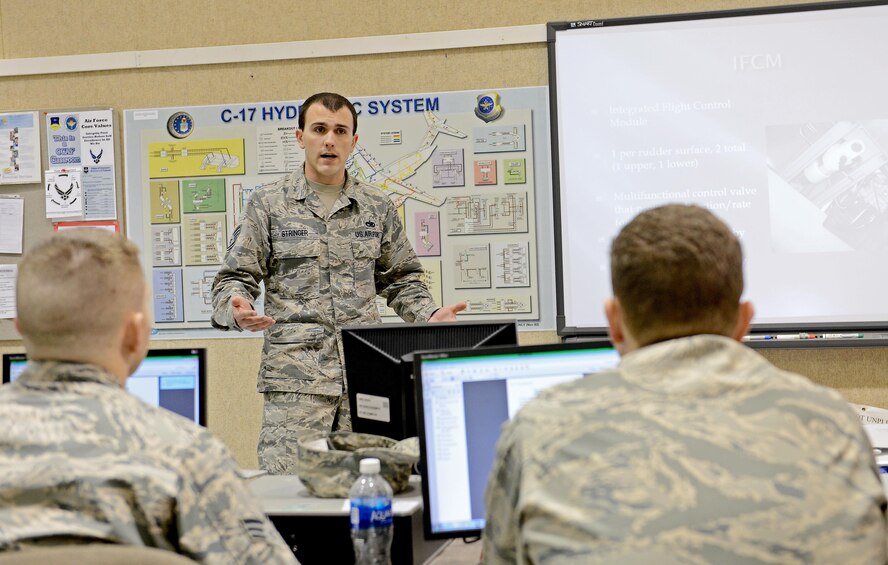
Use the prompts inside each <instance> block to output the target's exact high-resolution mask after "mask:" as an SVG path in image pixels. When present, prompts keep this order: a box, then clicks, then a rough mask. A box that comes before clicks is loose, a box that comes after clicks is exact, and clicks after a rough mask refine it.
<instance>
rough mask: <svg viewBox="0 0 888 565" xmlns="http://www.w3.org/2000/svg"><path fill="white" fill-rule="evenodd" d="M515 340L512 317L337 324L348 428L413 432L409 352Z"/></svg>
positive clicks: (380, 432)
mask: <svg viewBox="0 0 888 565" xmlns="http://www.w3.org/2000/svg"><path fill="white" fill-rule="evenodd" d="M517 343H518V330H517V327H516V325H515V322H514V320H510V321H487V322H444V323H434V324H377V325H371V326H349V327H345V328H343V329H342V349H343V353H344V355H345V379H346V382H347V383H348V400H349V407H350V408H351V420H352V429H353V430H354V431H356V432H364V433H370V434H377V435H382V436H386V437H390V438H393V439H404V438H407V437H412V436H415V435H416V404H415V402H416V401H415V397H414V388H413V364H412V357H410V355H411V354H412V353H413V352H414V351H421V350H427V349H457V348H459V349H474V348H479V347H488V346H495V345H516V344H517Z"/></svg>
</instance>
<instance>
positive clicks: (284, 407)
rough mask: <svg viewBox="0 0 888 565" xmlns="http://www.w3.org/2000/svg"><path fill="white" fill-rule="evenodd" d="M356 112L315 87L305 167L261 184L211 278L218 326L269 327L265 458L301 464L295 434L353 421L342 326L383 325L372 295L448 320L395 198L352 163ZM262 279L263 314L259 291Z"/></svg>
mask: <svg viewBox="0 0 888 565" xmlns="http://www.w3.org/2000/svg"><path fill="white" fill-rule="evenodd" d="M357 128H358V118H357V114H356V112H355V109H354V106H352V104H351V102H349V101H348V100H347V99H346V98H344V97H342V96H340V95H338V94H332V93H320V94H315V95H313V96H311V97H309V98H308V99H307V100H306V101H305V103H304V104H303V105H302V108H301V109H300V112H299V129H298V130H297V131H296V140H297V141H298V143H299V146H300V147H302V148H303V149H304V150H305V165H304V168H303V169H302V170H298V171H295V172H293V173H291V174H290V175H288V176H286V177H284V178H282V179H280V180H279V181H277V182H275V183H272V184H268V185H265V186H262V187H260V188H259V189H258V190H256V192H255V193H253V195H252V197H251V198H250V201H249V203H248V204H247V207H246V208H245V209H244V213H243V217H242V218H241V220H240V224H239V225H238V227H237V228H236V229H235V231H234V234H233V237H232V241H231V245H230V246H229V249H228V254H227V255H226V256H225V261H224V263H223V265H222V268H221V269H220V270H219V273H218V274H217V275H216V279H215V281H214V283H213V308H214V310H213V325H214V326H215V327H217V328H219V329H223V330H230V329H235V330H248V331H261V330H265V345H264V347H263V350H262V363H261V366H260V368H259V382H258V390H259V392H261V393H263V396H264V411H263V418H262V429H261V431H260V433H259V444H258V456H259V466H260V467H262V468H263V469H267V470H269V471H270V472H272V473H281V474H284V473H290V474H292V473H295V465H296V442H297V440H298V439H299V437H300V436H301V435H304V434H305V433H307V432H310V431H312V430H321V431H331V430H334V429H345V430H347V429H350V428H351V419H350V415H349V410H348V398H347V396H346V395H345V394H344V388H343V387H344V383H343V378H342V352H341V346H340V334H339V328H340V327H341V326H344V325H349V324H362V323H377V322H379V321H380V317H379V313H378V312H377V310H376V303H375V299H376V295H377V294H379V295H381V296H383V297H385V298H387V299H388V304H389V306H391V307H392V308H394V310H395V312H397V313H398V315H399V316H401V318H403V319H404V320H406V321H408V322H422V321H432V322H436V321H450V320H455V319H456V313H457V312H459V311H460V310H463V309H464V308H465V307H466V306H465V304H462V303H461V304H457V305H454V306H450V307H446V308H440V309H439V308H438V307H437V306H436V305H435V303H434V302H433V300H432V297H431V295H430V293H429V291H428V288H426V286H425V284H424V283H423V282H422V280H421V277H422V267H421V266H420V263H419V261H418V260H417V258H416V254H415V253H414V251H413V248H412V246H411V245H410V242H409V241H408V240H407V237H406V235H405V233H404V227H403V226H402V225H401V221H400V219H399V218H398V214H397V211H396V209H395V206H394V205H393V204H392V202H391V200H390V199H389V198H388V196H386V195H385V194H384V193H383V192H382V191H380V190H378V189H376V188H374V187H372V186H370V185H368V184H365V183H362V182H359V181H358V180H356V179H354V178H352V177H350V176H349V175H348V173H347V172H346V170H345V163H346V159H348V157H349V155H351V152H352V150H354V148H355V144H357V142H358V136H357V133H356V132H357ZM262 282H264V283H265V305H264V306H265V315H259V314H258V313H257V312H256V310H255V309H254V307H253V301H254V300H255V299H256V298H257V297H258V296H259V294H260V288H259V285H260V283H262Z"/></svg>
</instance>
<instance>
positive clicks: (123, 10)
mask: <svg viewBox="0 0 888 565" xmlns="http://www.w3.org/2000/svg"><path fill="white" fill-rule="evenodd" d="M791 3H793V2H784V1H771V2H756V1H748V0H735V1H717V0H705V1H698V2H692V1H687V0H684V1H680V0H626V1H622V0H619V1H618V0H597V1H592V0H590V1H580V0H551V1H548V2H522V1H517V0H503V1H501V2H491V3H483V2H482V3H479V2H476V1H474V0H473V1H468V0H452V1H450V2H428V3H417V2H413V1H407V0H403V1H395V0H382V1H380V0H377V1H373V2H366V3H360V4H356V3H354V2H351V1H350V0H332V1H328V2H313V1H305V2H291V1H290V0H263V1H257V0H214V1H213V2H212V3H206V2H181V1H180V0H176V1H173V0H154V1H152V2H129V1H126V2H118V1H111V0H93V1H91V2H88V3H84V2H61V1H51V0H0V58H2V59H20V58H26V57H57V56H64V55H81V54H88V53H109V52H121V51H141V50H152V49H173V48H187V47H208V46H217V45H240V44H253V43H269V42H284V41H302V40H309V39H333V38H343V37H366V36H375V35H393V34H404V33H423V32H436V31H448V30H457V29H477V28H491V27H502V26H515V25H527V24H541V23H545V22H547V21H555V20H570V19H587V18H613V17H626V16H638V15H651V14H662V13H676V12H696V11H706V10H721V9H731V8H750V7H758V6H765V5H772V4H791ZM546 61H547V53H546V46H545V45H544V44H527V45H518V46H503V47H484V48H469V49H459V50H441V51H427V52H413V53H402V54H385V55H367V56H354V57H339V58H318V59H309V60H293V61H287V60H281V61H269V62H261V63H239V64H225V65H208V66H193V67H169V68H156V69H131V70H121V71H100V72H90V73H79V74H59V75H38V76H26V77H4V78H0V112H10V111H24V110H36V109H44V110H46V109H66V108H79V107H84V106H105V107H108V106H110V107H112V108H114V109H115V110H118V111H120V110H122V109H125V108H142V107H161V106H185V105H200V104H222V103H234V102H261V101H268V100H293V99H300V98H304V97H306V96H308V95H309V94H311V93H313V92H316V91H320V90H332V91H337V92H341V93H343V94H346V95H349V96H370V95H383V94H397V93H412V92H440V91H450V90H466V89H481V88H505V87H518V86H538V85H544V84H546V83H547V72H548V69H547V63H546ZM117 117H118V121H119V120H120V115H119V114H118V115H117ZM121 157H122V156H121ZM121 166H122V158H121ZM121 188H122V187H121ZM0 190H4V191H8V192H16V193H22V192H23V193H25V194H26V195H27V196H28V197H29V200H28V202H31V201H32V200H33V199H34V198H35V195H36V196H39V193H40V191H41V187H40V186H39V185H31V186H19V187H15V189H0ZM120 197H121V199H122V198H123V191H122V190H120ZM37 201H38V202H39V200H37ZM121 219H122V218H121ZM32 220H33V221H32ZM51 229H52V227H51V224H49V223H48V222H46V221H45V220H42V219H41V218H39V217H38V218H36V219H33V218H31V216H29V221H28V223H27V224H26V226H25V230H26V236H25V249H26V250H27V248H28V247H30V246H32V245H33V244H34V243H35V242H36V241H37V240H39V238H40V237H42V236H44V235H46V234H48V233H49V232H50V231H51ZM16 260H17V258H16V257H11V256H3V255H0V262H15V261H16ZM15 335H16V334H15V333H14V330H13V329H12V325H11V323H10V322H9V321H0V339H2V338H3V336H6V337H14V336H15ZM556 339H557V338H556V336H555V335H554V333H552V332H525V333H522V335H521V341H522V343H543V342H552V341H556ZM153 346H154V347H206V348H207V351H208V364H209V389H210V393H209V394H210V396H209V414H208V424H209V428H210V429H211V430H212V431H213V432H214V433H216V434H217V435H218V436H220V437H221V438H222V439H223V441H225V443H226V444H227V445H228V446H229V448H230V449H231V450H232V452H233V453H234V455H235V457H236V458H237V460H238V462H239V463H240V464H241V465H243V466H246V467H253V466H255V465H256V456H255V445H256V437H257V434H258V429H259V424H260V419H261V397H260V396H259V395H258V394H257V393H255V374H256V371H257V367H258V362H259V351H260V347H261V343H260V340H232V339H213V340H199V341H175V342H156V343H154V344H153ZM22 350H23V348H22V345H21V342H19V341H17V340H16V339H11V340H8V341H0V353H7V352H14V351H22ZM790 353H791V354H790ZM769 355H770V354H769ZM773 355H774V360H775V362H777V363H778V364H780V365H781V366H784V367H787V368H790V369H793V370H796V371H798V372H801V373H803V374H807V375H811V376H813V377H815V378H816V379H817V380H820V381H821V382H825V383H826V384H829V385H830V386H834V387H836V388H839V389H840V390H842V391H843V392H847V394H848V396H849V399H851V400H854V401H857V402H871V403H873V404H883V405H886V406H888V393H886V392H885V390H884V389H883V388H882V387H881V386H880V381H882V380H883V379H882V377H883V376H885V375H884V372H885V369H884V368H885V367H886V366H888V364H886V356H888V353H886V352H885V351H882V350H833V351H818V352H808V351H805V352H774V353H773Z"/></svg>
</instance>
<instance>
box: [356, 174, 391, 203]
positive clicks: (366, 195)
mask: <svg viewBox="0 0 888 565" xmlns="http://www.w3.org/2000/svg"><path fill="white" fill-rule="evenodd" d="M345 194H346V196H348V197H349V198H354V199H355V200H357V201H358V202H365V203H368V204H371V205H373V206H391V207H393V208H394V204H393V203H392V199H391V198H389V197H388V195H387V194H386V193H385V192H383V191H382V190H380V189H379V188H377V187H375V186H373V185H372V184H368V183H366V182H364V181H361V180H358V179H356V178H354V177H352V176H349V177H348V181H347V183H346V186H345Z"/></svg>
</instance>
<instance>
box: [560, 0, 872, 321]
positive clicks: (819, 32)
mask: <svg viewBox="0 0 888 565" xmlns="http://www.w3.org/2000/svg"><path fill="white" fill-rule="evenodd" d="M559 25H561V26H562V27H560V28H559V27H558V26H553V27H554V28H555V29H556V35H555V42H554V43H551V44H550V49H552V50H553V51H554V54H555V67H554V71H553V80H550V83H552V84H554V85H555V86H556V87H557V90H556V91H555V97H556V98H557V101H556V105H557V110H558V119H557V123H556V124H555V126H556V129H557V141H558V156H557V161H558V164H559V167H560V173H559V176H558V179H557V185H558V186H557V190H558V193H559V195H560V210H558V213H559V214H560V216H561V225H562V229H561V233H560V237H561V243H562V250H561V251H562V256H561V258H560V259H561V264H562V265H563V268H564V274H563V283H564V288H563V298H564V320H565V324H564V326H565V327H568V328H603V327H604V326H605V325H606V320H605V318H604V312H603V309H602V301H603V300H604V299H606V298H607V297H608V296H609V295H610V293H611V288H610V278H609V261H608V250H609V246H610V242H611V240H612V239H613V237H614V236H615V235H616V234H617V232H618V231H619V229H620V228H621V227H622V226H623V225H624V224H625V223H626V222H627V221H629V220H630V219H631V218H632V217H633V216H634V215H636V214H637V213H638V212H639V211H641V210H644V209H647V208H650V207H654V206H657V205H660V204H663V203H667V202H685V203H695V204H698V205H701V206H705V207H707V208H709V209H710V210H712V211H713V212H715V213H716V214H717V215H718V216H720V217H721V218H722V219H724V220H725V221H726V222H727V223H728V224H729V225H730V226H731V228H732V229H733V230H734V232H735V233H736V234H737V236H738V237H739V238H740V240H741V243H742V244H743V248H744V252H745V255H746V260H745V265H744V267H745V276H746V294H745V298H746V299H749V300H751V301H753V303H754V304H755V306H756V317H755V319H754V320H753V322H754V323H755V324H791V325H798V326H800V327H809V326H811V325H817V324H820V325H825V324H849V323H860V324H865V323H867V322H879V321H882V320H886V319H888V300H885V299H884V291H883V288H884V284H885V283H884V281H885V280H886V276H888V261H885V260H884V249H885V248H886V244H888V106H886V104H885V100H886V99H888V79H886V77H885V74H884V73H880V72H873V69H879V68H885V64H886V63H888V35H886V34H885V31H884V30H885V29H886V26H888V6H869V7H855V8H848V7H845V8H842V9H817V10H809V11H801V12H794V13H778V12H772V13H755V12H747V13H743V14H741V15H739V16H738V15H736V12H735V13H734V16H733V17H717V18H705V19H686V20H681V21H671V22H667V21H658V20H656V19H647V20H643V21H642V20H639V21H638V22H630V23H625V21H624V22H621V23H620V25H610V24H609V23H608V22H607V21H603V22H592V21H590V22H574V23H573V24H571V23H569V22H568V23H567V24H559ZM571 25H573V26H574V27H571ZM580 69H582V70H583V72H578V70H580Z"/></svg>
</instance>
